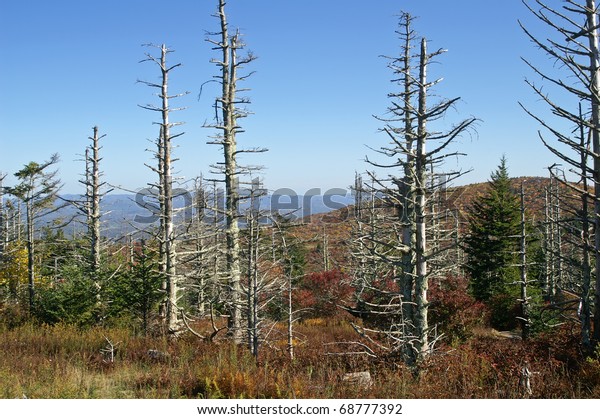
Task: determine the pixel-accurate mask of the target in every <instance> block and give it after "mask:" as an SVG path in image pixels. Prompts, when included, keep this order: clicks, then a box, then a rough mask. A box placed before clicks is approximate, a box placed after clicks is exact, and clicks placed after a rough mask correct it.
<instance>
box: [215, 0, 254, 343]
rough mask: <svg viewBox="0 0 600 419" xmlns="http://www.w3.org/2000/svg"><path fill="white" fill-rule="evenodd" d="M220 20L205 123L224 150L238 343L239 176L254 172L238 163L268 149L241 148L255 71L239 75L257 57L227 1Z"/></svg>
mask: <svg viewBox="0 0 600 419" xmlns="http://www.w3.org/2000/svg"><path fill="white" fill-rule="evenodd" d="M215 17H216V18H218V19H219V22H220V28H221V29H220V31H219V32H216V33H211V34H209V36H214V37H215V39H210V38H208V39H207V41H208V42H209V43H211V44H213V45H214V47H213V49H214V50H217V51H220V53H221V57H220V58H218V59H217V58H215V59H213V60H211V62H213V63H215V64H216V65H217V67H219V69H220V74H219V75H217V76H215V79H216V80H217V81H218V83H219V84H220V85H221V95H220V96H219V97H217V99H216V101H215V113H216V114H215V120H214V123H212V124H205V127H207V128H213V129H216V130H218V131H219V134H218V135H215V136H214V137H213V140H212V141H210V142H209V144H216V145H219V146H221V147H222V149H223V158H224V161H223V163H220V164H217V165H216V166H215V169H217V171H218V173H220V174H223V175H224V183H225V208H224V213H225V224H226V231H225V236H226V248H227V253H226V255H227V272H226V274H227V287H228V291H229V297H228V301H227V304H228V306H229V319H228V328H229V335H230V337H231V338H232V339H233V341H234V342H236V343H242V342H243V332H244V326H243V307H242V305H243V295H242V294H243V292H242V284H241V261H240V228H239V217H240V192H239V185H240V182H239V177H240V175H242V174H244V173H248V172H249V171H251V169H250V168H248V167H243V166H241V165H240V164H239V162H238V157H239V156H240V154H241V153H257V152H263V151H266V149H248V150H243V149H240V148H239V147H238V142H237V135H238V134H240V133H242V132H243V129H242V127H241V126H240V125H239V120H240V119H242V118H244V117H246V116H248V114H249V112H248V111H247V110H246V109H244V108H243V106H244V105H246V104H249V103H250V100H249V99H248V98H245V97H240V96H238V94H239V93H240V92H244V91H247V89H241V88H239V87H238V83H240V82H243V81H244V80H246V79H247V78H248V77H250V75H252V73H249V74H246V75H240V73H239V71H240V70H241V69H242V68H243V67H244V66H246V65H247V64H250V63H251V62H252V61H254V60H255V57H254V56H253V55H252V53H248V54H247V55H246V56H244V57H240V56H239V51H240V50H242V49H243V48H244V47H245V44H244V42H243V41H242V39H241V35H240V33H239V31H235V33H234V34H233V35H230V32H229V25H228V22H227V15H226V13H225V1H224V0H219V3H218V12H217V14H216V15H215Z"/></svg>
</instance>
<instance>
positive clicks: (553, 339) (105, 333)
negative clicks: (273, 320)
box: [0, 318, 600, 398]
mask: <svg viewBox="0 0 600 419" xmlns="http://www.w3.org/2000/svg"><path fill="white" fill-rule="evenodd" d="M297 332H298V339H297V341H296V345H297V347H296V358H295V359H294V360H293V361H290V360H289V359H288V356H287V352H286V350H285V349H286V346H285V344H286V342H285V340H284V339H281V340H273V341H272V342H271V343H270V344H269V345H265V346H263V348H262V353H261V355H260V357H259V359H258V360H256V359H254V358H253V357H252V356H251V355H250V354H249V352H248V351H247V350H246V349H245V348H244V347H235V346H233V345H231V344H230V343H228V342H226V341H225V340H222V341H217V342H212V343H209V342H203V341H199V340H198V339H197V338H195V337H193V336H191V335H190V336H183V337H181V338H179V339H176V340H173V341H169V340H167V339H164V338H160V337H139V336H133V335H131V334H130V333H129V332H128V331H127V330H125V329H103V328H92V329H86V330H80V329H77V328H75V327H71V326H61V325H59V326H37V325H36V326H33V325H29V324H27V325H23V326H20V327H16V328H14V329H5V330H2V331H1V336H2V339H1V341H0V352H1V353H2V355H3V356H2V357H0V397H2V398H20V397H24V396H25V397H28V398H522V397H531V398H587V397H593V398H600V362H599V361H598V359H597V358H589V357H585V356H583V355H582V354H581V353H580V352H579V349H578V345H577V336H576V335H575V334H574V333H573V331H572V330H570V329H568V328H565V329H561V330H554V331H552V333H551V334H547V335H542V336H540V337H537V338H535V339H533V340H531V341H530V342H522V341H520V340H517V339H506V338H503V337H499V336H496V335H494V334H493V333H484V332H480V333H475V334H474V335H473V336H472V337H470V338H469V339H467V340H466V341H464V342H462V343H460V344H456V343H455V342H454V343H452V344H450V343H448V344H447V345H446V346H444V345H441V346H440V347H439V348H438V349H437V352H436V353H435V354H434V355H433V356H432V357H431V358H430V359H429V361H427V363H426V364H424V365H423V366H422V367H421V370H420V373H419V374H418V375H416V374H414V373H413V371H411V370H409V369H408V368H407V367H406V366H405V365H404V364H403V363H402V362H401V361H400V360H397V359H394V358H390V357H379V358H372V357H370V356H366V355H344V354H342V353H343V352H344V351H347V350H348V348H349V347H351V343H350V342H355V341H356V340H357V335H356V333H355V332H354V330H353V329H352V327H351V326H350V324H349V322H348V319H345V318H331V319H327V320H324V319H312V320H308V321H306V322H305V323H300V324H299V325H298V327H297ZM107 339H108V340H109V341H110V342H112V343H113V344H114V345H115V348H116V349H115V352H114V362H110V361H109V360H108V358H107V356H106V352H102V351H103V350H104V349H106V347H107V342H108V340H107ZM525 362H527V363H528V365H529V369H530V371H531V372H532V375H531V389H532V394H531V395H527V394H526V393H525V392H524V389H523V386H522V385H521V383H520V380H521V375H522V368H523V366H524V363H525ZM357 371H369V372H370V374H371V377H372V384H371V385H370V386H367V387H363V388H360V386H356V385H347V384H346V383H345V382H344V381H343V376H344V374H346V373H348V372H357Z"/></svg>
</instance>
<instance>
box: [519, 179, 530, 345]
mask: <svg viewBox="0 0 600 419" xmlns="http://www.w3.org/2000/svg"><path fill="white" fill-rule="evenodd" d="M520 256H521V264H520V268H521V283H520V285H521V319H520V320H521V338H522V339H523V340H527V339H529V328H530V325H531V321H530V318H529V297H528V296H527V231H526V225H525V192H524V190H523V184H522V183H521V250H520Z"/></svg>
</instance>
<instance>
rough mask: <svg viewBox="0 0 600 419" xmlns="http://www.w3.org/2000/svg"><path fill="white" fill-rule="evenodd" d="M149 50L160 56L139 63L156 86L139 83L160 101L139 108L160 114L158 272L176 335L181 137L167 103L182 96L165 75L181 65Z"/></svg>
mask: <svg viewBox="0 0 600 419" xmlns="http://www.w3.org/2000/svg"><path fill="white" fill-rule="evenodd" d="M148 46H150V47H154V48H158V49H159V50H160V56H158V57H155V56H153V55H152V54H150V53H146V59H144V60H142V61H141V62H152V63H154V64H156V65H157V66H158V67H159V69H160V74H161V76H160V83H152V82H148V81H139V82H141V83H143V84H145V85H147V86H149V87H152V88H155V89H158V91H159V93H158V97H159V98H160V99H161V104H160V106H155V105H143V106H142V105H140V107H141V108H143V109H147V110H150V111H154V112H158V113H160V115H161V120H160V122H155V124H157V125H159V126H160V135H159V138H158V140H157V154H156V157H157V161H158V165H157V168H156V169H153V170H155V171H156V172H157V173H158V175H159V181H158V188H157V189H158V191H159V195H158V200H159V203H160V209H159V211H160V213H159V218H160V221H161V222H160V231H159V234H158V240H159V242H160V243H161V246H162V249H161V250H162V256H163V259H161V262H162V263H161V265H160V269H161V271H162V272H161V273H162V274H163V275H164V281H165V283H164V288H165V289H164V291H165V293H166V299H165V309H164V315H165V326H166V328H167V330H168V332H169V333H171V334H173V333H176V332H177V331H178V330H179V329H180V324H179V318H178V307H177V300H178V291H179V284H178V276H177V270H176V269H177V253H176V249H175V245H176V241H175V226H174V210H173V175H172V167H173V161H174V159H173V158H172V155H171V150H172V143H173V140H174V139H175V138H177V137H180V136H181V135H183V134H184V133H183V132H180V133H177V134H173V133H172V131H171V129H172V128H173V127H176V126H179V125H182V124H183V122H171V121H170V119H169V117H170V113H171V112H174V111H179V110H182V109H183V108H172V107H171V106H170V103H169V101H170V100H171V99H175V98H178V97H181V96H183V95H185V94H187V92H186V93H181V94H176V95H170V94H169V74H170V73H171V71H173V70H174V69H175V68H177V67H179V66H181V63H178V64H174V65H169V64H167V55H168V54H169V53H172V52H173V51H172V50H171V49H169V48H167V46H166V45H164V44H163V45H160V46H157V45H148Z"/></svg>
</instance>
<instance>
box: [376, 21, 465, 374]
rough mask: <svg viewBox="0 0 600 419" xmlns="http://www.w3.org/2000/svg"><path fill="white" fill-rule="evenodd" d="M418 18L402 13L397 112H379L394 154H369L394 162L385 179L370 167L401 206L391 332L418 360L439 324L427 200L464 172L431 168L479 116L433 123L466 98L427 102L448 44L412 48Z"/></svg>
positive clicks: (395, 98)
mask: <svg viewBox="0 0 600 419" xmlns="http://www.w3.org/2000/svg"><path fill="white" fill-rule="evenodd" d="M412 21H413V18H412V16H410V15H409V14H407V13H404V14H402V16H401V21H400V28H401V29H400V31H398V33H399V35H400V37H401V39H402V41H403V45H402V55H401V58H399V59H393V60H392V61H391V65H390V67H391V68H392V69H393V71H394V73H395V75H396V76H397V78H396V79H395V80H393V81H394V82H395V83H397V84H399V85H400V87H401V88H402V90H401V92H400V93H394V94H390V95H389V97H390V98H391V99H392V105H391V106H390V107H389V108H388V112H389V114H390V115H391V116H390V117H386V118H379V119H380V120H381V121H384V122H385V127H384V128H383V129H382V131H383V132H385V133H386V134H387V136H388V138H389V140H390V142H389V145H388V146H386V147H382V148H381V149H380V150H377V151H378V152H379V153H380V154H382V155H383V156H384V157H386V158H389V159H391V162H390V163H388V164H381V163H376V162H373V161H371V160H369V159H367V161H368V162H369V163H371V164H372V165H373V166H374V167H377V168H384V169H393V170H396V172H394V173H392V174H391V175H389V177H388V178H384V179H381V178H378V177H376V176H374V175H372V179H373V181H374V182H375V184H376V185H378V186H376V187H377V188H378V189H379V192H380V193H381V194H382V195H384V196H385V197H386V198H387V199H388V200H389V202H391V204H392V206H393V207H394V208H395V210H396V216H395V217H396V220H395V228H394V231H398V232H401V234H402V241H401V242H400V243H397V242H396V244H393V243H394V238H392V237H390V242H389V243H388V245H389V246H392V244H393V247H395V248H396V250H397V253H398V252H399V253H401V254H404V256H400V261H398V255H396V256H395V258H396V259H395V260H396V262H393V261H392V263H394V264H395V265H396V266H398V267H399V268H401V269H399V270H394V271H395V275H394V280H395V282H396V283H397V284H398V288H399V289H400V290H402V295H401V299H400V304H399V305H400V306H401V307H402V308H403V310H401V313H398V314H400V318H401V319H402V320H401V321H402V323H403V324H397V325H393V327H392V328H390V331H388V332H387V337H388V338H390V339H391V340H392V341H393V342H394V347H395V348H396V350H397V349H400V350H401V351H402V353H403V354H404V356H405V359H406V360H407V362H408V363H409V364H418V363H419V362H420V361H422V360H424V359H425V358H427V357H428V356H429V354H430V352H431V349H432V344H433V342H432V341H430V334H431V332H432V330H433V329H432V328H431V327H430V325H429V322H428V307H429V302H428V300H427V291H428V287H429V280H430V278H431V276H432V275H435V274H436V271H435V270H431V269H430V267H429V266H428V262H429V261H430V259H431V258H432V257H433V256H434V252H432V251H431V250H430V249H429V248H428V245H427V238H428V229H429V230H430V227H432V226H433V225H434V221H435V217H436V216H437V215H435V214H432V213H431V206H430V205H429V201H430V199H432V197H433V196H434V195H435V191H434V190H433V189H434V188H432V186H431V185H433V184H434V183H436V184H437V187H439V186H443V187H445V186H447V185H448V184H450V182H452V181H453V180H455V179H456V178H457V177H459V176H461V175H462V174H463V172H462V171H460V170H456V171H450V172H446V173H437V174H436V176H438V178H439V179H443V182H444V185H439V181H438V182H431V179H432V176H433V174H432V173H431V168H434V167H440V166H441V165H443V163H444V161H445V160H446V159H447V158H449V157H453V156H459V155H461V153H459V152H457V151H452V150H449V147H450V145H451V144H452V143H453V142H454V140H456V139H457V138H458V137H460V136H461V135H462V134H464V133H465V132H466V131H467V130H468V129H469V128H470V127H471V126H472V125H473V123H474V122H475V118H468V119H465V120H463V121H461V122H459V123H458V124H456V125H454V126H452V127H450V128H449V129H447V130H442V131H437V130H432V129H431V126H430V124H432V123H435V122H436V121H438V120H440V119H442V118H443V117H444V116H445V115H446V112H447V111H448V110H449V109H450V108H452V107H453V106H454V105H455V104H456V103H457V101H458V100H459V99H460V98H455V99H451V100H442V101H440V102H438V103H435V104H433V105H431V104H430V103H429V102H430V100H429V99H430V98H431V93H430V91H429V89H430V88H432V87H433V86H435V85H437V84H438V83H439V82H440V81H441V80H434V81H429V80H428V66H429V64H430V62H431V61H432V60H433V59H434V58H435V57H437V56H439V55H440V54H442V53H443V52H445V51H444V50H437V51H435V52H433V53H430V52H428V50H427V41H426V40H425V39H424V38H421V39H420V44H419V47H420V48H419V50H418V52H417V53H416V54H413V53H412V52H411V51H412V49H413V48H415V45H414V44H415V43H416V42H417V39H418V37H417V36H416V34H415V33H414V32H413V30H412V29H411V25H412ZM430 147H431V148H430ZM394 235H396V234H394ZM389 246H388V247H389ZM396 306H397V304H396ZM409 306H411V307H410V308H408V307H409Z"/></svg>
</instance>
